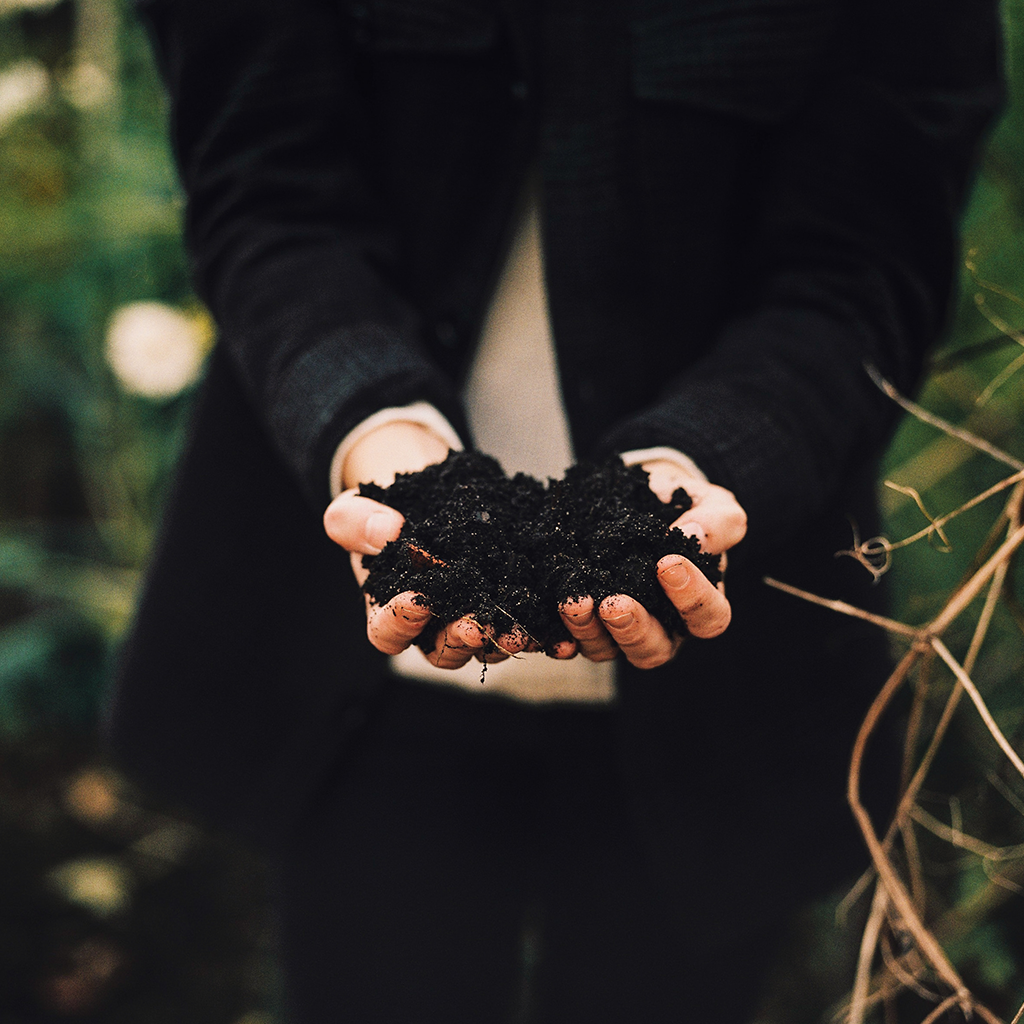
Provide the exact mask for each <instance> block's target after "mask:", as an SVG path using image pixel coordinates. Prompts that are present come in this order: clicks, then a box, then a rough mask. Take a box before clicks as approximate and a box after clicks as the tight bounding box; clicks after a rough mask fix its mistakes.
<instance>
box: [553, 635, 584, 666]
mask: <svg viewBox="0 0 1024 1024" xmlns="http://www.w3.org/2000/svg"><path fill="white" fill-rule="evenodd" d="M577 646H578V645H577V643H576V641H575V640H559V641H558V643H556V644H554V645H553V646H552V648H551V651H550V652H549V656H550V657H552V658H555V659H556V660H558V661H568V660H569V658H575V657H576V651H577Z"/></svg>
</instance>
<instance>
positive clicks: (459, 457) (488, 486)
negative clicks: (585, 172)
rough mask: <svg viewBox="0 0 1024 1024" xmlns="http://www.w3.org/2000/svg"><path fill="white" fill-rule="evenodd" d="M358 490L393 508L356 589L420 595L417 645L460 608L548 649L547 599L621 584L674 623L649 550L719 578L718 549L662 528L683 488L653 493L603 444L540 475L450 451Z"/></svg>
mask: <svg viewBox="0 0 1024 1024" xmlns="http://www.w3.org/2000/svg"><path fill="white" fill-rule="evenodd" d="M359 493H360V494H362V495H364V496H365V497H368V498H373V499H374V500H375V501H380V502H383V503H384V504H386V505H390V506H391V507H392V508H395V509H397V510H398V511H399V512H401V513H402V515H403V516H405V526H404V527H403V528H402V533H401V535H400V536H399V538H398V540H397V541H393V542H392V543H390V544H388V545H386V546H385V548H384V550H383V551H382V552H381V553H380V554H379V555H377V556H374V557H369V556H367V557H365V558H364V559H363V564H364V565H365V566H366V567H367V568H368V569H369V577H368V578H367V580H366V583H365V584H364V587H363V589H364V590H365V591H366V593H367V594H369V595H370V597H371V598H372V599H373V600H374V601H376V602H378V603H380V604H383V603H385V602H387V601H389V600H390V599H391V598H393V597H395V596H396V595H398V594H400V593H402V592H404V591H408V590H413V591H416V592H417V593H418V594H420V595H422V599H423V601H424V602H425V603H426V605H427V606H428V607H429V608H430V610H431V613H432V616H433V617H432V619H431V624H430V625H429V626H428V627H427V629H425V630H424V631H423V633H422V634H421V635H420V637H419V639H418V641H417V643H418V644H419V646H420V647H421V648H422V649H424V650H431V649H433V646H434V641H435V639H436V637H437V633H438V631H439V630H440V629H442V628H443V627H444V626H445V625H446V624H447V623H449V622H453V621H454V620H455V619H458V618H459V617H461V616H462V615H467V614H472V615H473V617H474V618H475V619H476V621H477V622H479V623H480V624H481V625H483V626H491V627H493V629H494V634H495V636H501V635H502V634H513V633H515V632H516V631H523V632H525V633H526V634H527V636H528V637H529V638H530V639H531V640H532V641H533V642H534V644H535V645H536V647H538V648H542V649H544V650H550V649H551V648H552V646H553V645H554V644H556V643H558V642H559V641H561V640H568V639H570V636H569V633H568V631H567V630H566V629H565V626H564V625H563V623H562V620H561V618H560V617H559V615H558V606H559V605H560V604H561V603H562V602H564V601H566V600H568V599H569V598H579V597H584V596H586V595H588V594H589V595H590V596H592V597H593V598H594V601H595V603H600V602H601V601H602V600H603V599H604V598H605V597H607V596H609V595H610V594H628V595H629V596H631V597H634V598H636V599H637V600H638V601H639V602H640V603H641V604H643V605H644V607H645V608H646V609H647V610H648V611H649V612H650V613H651V614H652V615H654V616H655V617H656V618H657V619H658V621H659V622H661V624H662V625H663V626H664V627H665V629H666V630H668V631H669V632H673V631H674V632H677V633H678V632H682V628H681V627H682V622H681V620H680V618H679V616H678V614H677V613H676V610H675V609H674V608H673V607H672V604H671V603H670V602H669V600H668V598H667V597H666V596H665V593H664V591H663V590H662V589H661V586H660V585H659V583H658V579H657V572H656V565H657V562H658V559H660V558H661V557H662V556H664V555H667V554H681V555H685V556H686V557H687V558H688V559H690V561H692V562H693V563H694V564H695V565H696V566H697V567H698V568H699V569H700V570H701V571H702V572H703V573H704V575H705V576H707V577H708V579H710V580H711V581H712V582H714V583H717V582H718V581H719V580H720V579H721V573H720V572H719V570H718V556H716V555H707V554H705V553H704V552H702V551H701V550H700V546H699V544H698V542H697V541H696V540H695V539H694V538H693V537H689V536H687V535H686V534H684V533H682V531H680V530H678V529H669V527H670V524H671V523H672V522H674V521H675V520H676V519H677V518H678V517H679V516H680V515H682V513H683V512H685V511H686V510H687V509H688V508H689V507H690V504H691V502H690V497H689V495H688V494H687V493H686V491H685V490H683V489H682V488H679V489H678V490H677V491H676V492H675V493H674V494H673V495H672V500H671V501H670V502H668V503H663V502H661V501H660V500H659V499H658V497H657V496H656V495H655V494H654V492H653V491H651V489H650V487H649V486H648V482H647V473H646V472H645V471H644V470H643V469H642V468H641V467H639V466H626V465H624V464H623V462H622V460H621V459H619V458H618V457H614V456H613V457H612V458H609V459H606V460H604V461H602V462H596V463H580V464H578V465H576V466H573V467H572V468H571V469H569V470H568V471H567V472H566V475H565V478H564V479H562V480H549V481H548V484H547V486H546V487H545V485H544V484H543V483H541V482H540V481H539V480H536V479H534V478H533V477H530V476H527V475H526V474H524V473H517V474H516V475H515V476H513V477H507V476H506V475H505V473H504V472H503V471H502V468H501V466H500V465H499V464H498V462H497V461H496V460H495V459H493V458H491V457H490V456H489V455H484V454H482V453H480V452H473V451H467V452H452V453H451V454H449V456H448V458H447V459H446V460H445V461H444V462H442V463H438V464H437V465H434V466H428V467H427V468H426V469H424V470H422V471H421V472H418V473H407V474H401V475H399V476H398V477H397V478H396V480H395V482H394V483H393V484H392V485H391V486H390V487H387V488H383V487H379V486H377V485H376V484H362V485H360V488H359Z"/></svg>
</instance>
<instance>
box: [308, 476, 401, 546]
mask: <svg viewBox="0 0 1024 1024" xmlns="http://www.w3.org/2000/svg"><path fill="white" fill-rule="evenodd" d="M404 522H405V519H404V518H403V517H402V514H401V513H400V512H398V511H396V510H395V509H393V508H391V507H389V506H388V505H383V504H381V503H380V502H379V501H374V500H373V499H372V498H364V497H361V496H360V495H359V494H358V493H357V492H356V491H355V489H352V490H348V491H342V493H341V494H339V495H338V497H337V498H335V499H334V501H332V502H331V503H330V505H328V506H327V511H326V512H324V529H325V530H326V531H327V536H328V537H330V538H331V540H333V541H334V543H335V544H340V545H341V546H342V547H343V548H344V549H345V550H346V551H353V552H358V553H359V554H362V555H379V554H380V552H381V549H382V548H383V547H384V545H385V544H387V543H388V541H392V540H396V539H397V538H398V534H399V533H400V532H401V530H402V524H403V523H404Z"/></svg>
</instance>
